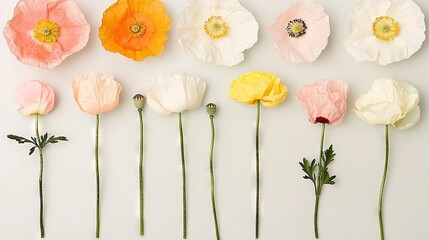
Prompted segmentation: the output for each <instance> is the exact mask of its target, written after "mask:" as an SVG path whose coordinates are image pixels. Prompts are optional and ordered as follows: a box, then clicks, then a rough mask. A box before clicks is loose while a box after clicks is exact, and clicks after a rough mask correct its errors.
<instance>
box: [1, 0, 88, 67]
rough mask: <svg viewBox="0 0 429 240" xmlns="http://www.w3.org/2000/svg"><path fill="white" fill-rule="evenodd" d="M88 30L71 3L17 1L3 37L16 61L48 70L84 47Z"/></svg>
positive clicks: (74, 5)
mask: <svg viewBox="0 0 429 240" xmlns="http://www.w3.org/2000/svg"><path fill="white" fill-rule="evenodd" d="M89 31H90V27H89V24H88V22H87V21H86V19H85V16H84V15H83V13H82V12H81V11H80V10H79V8H78V6H77V5H76V3H75V1H73V0H51V1H46V0H20V1H19V2H18V4H17V5H16V8H15V12H14V16H13V18H12V19H11V20H10V21H9V22H8V23H7V24H6V27H5V28H4V36H5V38H6V41H7V43H8V45H9V48H10V50H11V52H12V53H13V54H14V55H15V56H16V58H17V59H18V60H19V61H21V62H22V63H24V64H28V65H31V66H36V67H40V68H47V69H51V68H53V67H55V66H57V65H59V64H60V63H61V62H62V61H63V60H64V59H65V58H67V57H68V56H70V55H72V54H73V53H75V52H78V51H80V50H81V49H82V48H84V47H85V46H86V44H87V42H88V39H89Z"/></svg>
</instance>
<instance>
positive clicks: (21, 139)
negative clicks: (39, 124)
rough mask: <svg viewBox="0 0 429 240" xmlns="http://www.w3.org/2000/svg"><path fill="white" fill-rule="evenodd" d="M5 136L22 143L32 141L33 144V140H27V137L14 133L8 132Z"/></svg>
mask: <svg viewBox="0 0 429 240" xmlns="http://www.w3.org/2000/svg"><path fill="white" fill-rule="evenodd" d="M7 138H9V139H11V140H15V141H17V142H18V143H19V144H24V143H32V144H35V142H34V141H31V140H28V139H27V138H24V137H21V136H16V135H12V134H9V135H7Z"/></svg>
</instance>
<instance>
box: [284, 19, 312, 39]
mask: <svg viewBox="0 0 429 240" xmlns="http://www.w3.org/2000/svg"><path fill="white" fill-rule="evenodd" d="M286 31H287V35H289V37H293V38H299V37H301V36H303V35H304V34H305V33H306V32H307V25H306V24H305V22H304V20H302V19H301V18H295V19H294V20H291V21H289V23H288V24H287V27H286Z"/></svg>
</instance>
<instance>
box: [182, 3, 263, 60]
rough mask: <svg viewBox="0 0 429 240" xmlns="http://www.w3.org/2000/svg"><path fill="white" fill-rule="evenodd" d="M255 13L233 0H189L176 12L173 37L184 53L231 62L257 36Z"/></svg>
mask: <svg viewBox="0 0 429 240" xmlns="http://www.w3.org/2000/svg"><path fill="white" fill-rule="evenodd" d="M258 29H259V26H258V23H257V22H256V20H255V17H254V16H253V15H252V13H250V12H249V11H248V10H246V9H245V8H244V7H243V6H241V5H240V3H239V2H238V1H237V0H227V1H215V0H190V1H189V2H188V4H187V6H186V7H185V9H184V10H183V12H182V13H181V14H180V16H179V25H178V29H177V38H178V39H179V44H180V45H181V46H182V47H183V49H184V50H185V52H186V53H187V54H188V55H191V56H194V57H196V58H198V59H200V60H203V61H205V62H209V63H216V64H217V65H225V66H233V65H236V64H238V63H240V62H242V61H243V60H244V54H243V51H244V50H246V49H249V48H251V47H252V46H253V45H254V44H255V43H256V41H257V40H258Z"/></svg>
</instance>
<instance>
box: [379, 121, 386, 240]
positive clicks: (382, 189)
mask: <svg viewBox="0 0 429 240" xmlns="http://www.w3.org/2000/svg"><path fill="white" fill-rule="evenodd" d="M385 141H386V158H385V163H384V173H383V179H382V181H381V187H380V197H379V200H378V223H379V226H380V239H381V240H384V227H383V214H382V213H383V192H384V185H385V183H386V177H387V168H388V166H389V125H386V126H385Z"/></svg>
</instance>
